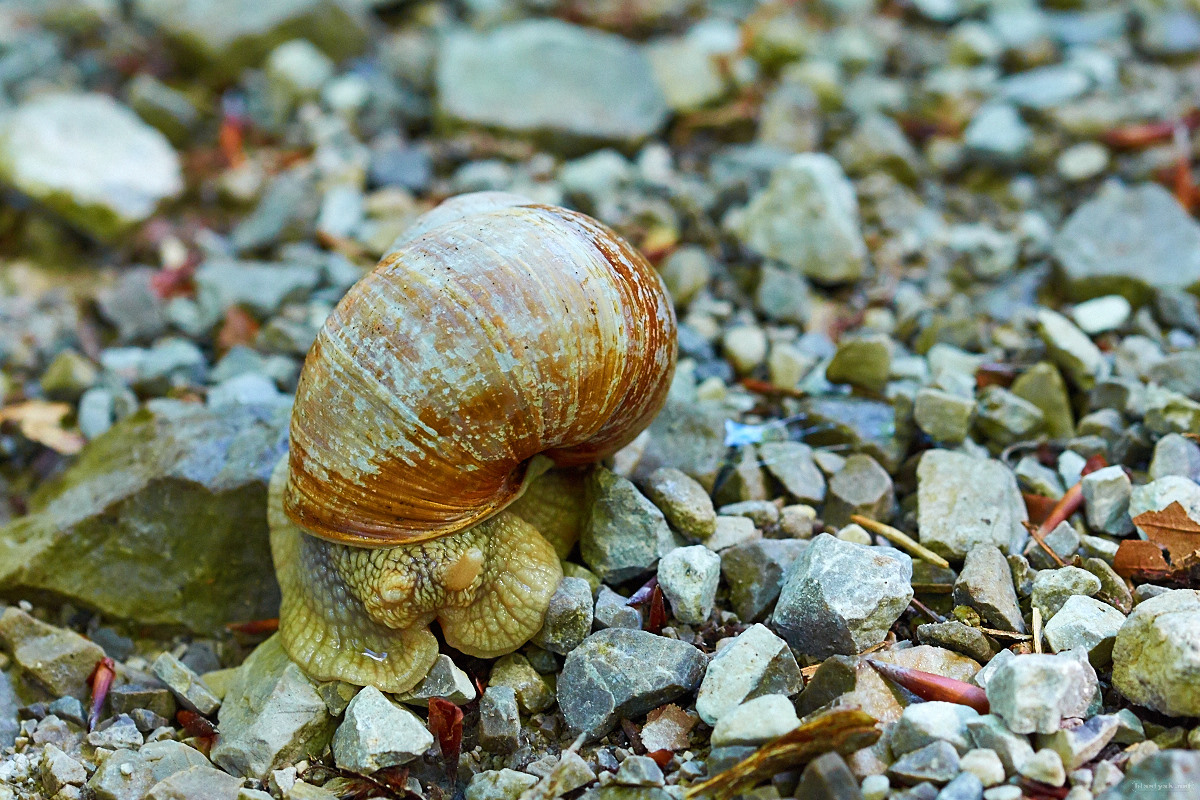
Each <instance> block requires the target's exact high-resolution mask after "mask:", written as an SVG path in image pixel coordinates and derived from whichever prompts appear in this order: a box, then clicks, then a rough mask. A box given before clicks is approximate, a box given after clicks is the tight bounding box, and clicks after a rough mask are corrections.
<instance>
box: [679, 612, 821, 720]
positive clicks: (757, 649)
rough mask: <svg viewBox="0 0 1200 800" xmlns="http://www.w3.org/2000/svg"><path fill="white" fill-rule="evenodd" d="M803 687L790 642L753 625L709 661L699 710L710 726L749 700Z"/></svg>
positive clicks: (802, 680)
mask: <svg viewBox="0 0 1200 800" xmlns="http://www.w3.org/2000/svg"><path fill="white" fill-rule="evenodd" d="M803 687H804V679H803V677H802V676H801V674H800V667H799V666H798V665H797V664H796V659H795V657H794V656H793V655H792V651H791V650H789V649H788V646H787V642H785V641H783V640H782V639H780V638H779V637H778V636H776V635H775V634H773V633H771V631H770V630H769V629H768V628H767V627H766V626H765V625H752V626H750V627H749V628H747V629H746V630H745V631H743V632H742V633H740V634H738V636H737V637H736V638H734V640H733V641H732V642H731V643H729V644H727V645H725V646H724V647H722V648H721V649H720V650H718V651H717V654H716V655H715V656H713V658H712V660H710V661H709V662H708V669H707V670H706V671H705V673H704V680H703V681H702V682H701V684H700V691H699V692H698V693H697V695H696V713H697V714H699V715H700V718H701V719H702V720H704V721H705V722H706V723H708V724H709V725H712V724H713V723H715V722H717V721H718V720H719V719H720V718H721V716H722V715H724V714H725V712H727V711H729V710H730V709H732V708H733V707H735V706H737V705H738V704H740V703H743V702H745V701H747V700H753V699H754V698H755V697H759V696H761V695H766V694H779V695H785V696H789V697H790V696H791V695H794V694H796V693H797V692H799V691H800V690H801V689H802V688H803Z"/></svg>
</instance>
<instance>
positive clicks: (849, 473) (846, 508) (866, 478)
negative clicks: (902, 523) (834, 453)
mask: <svg viewBox="0 0 1200 800" xmlns="http://www.w3.org/2000/svg"><path fill="white" fill-rule="evenodd" d="M895 505H896V496H895V492H894V491H893V487H892V476H891V475H889V474H888V472H887V470H886V469H884V468H883V467H882V466H881V465H880V464H879V462H878V461H876V460H875V459H873V458H871V456H869V455H866V454H865V453H855V454H854V455H852V456H850V457H849V458H847V459H846V462H845V463H844V464H843V465H842V468H841V469H839V470H838V471H837V472H835V473H834V475H833V477H831V478H830V479H829V497H828V498H827V499H826V501H825V512H824V514H823V518H824V520H825V522H826V523H827V524H829V525H832V526H834V527H836V528H843V527H845V526H846V525H849V524H850V517H851V516H852V515H855V514H861V515H862V516H864V517H869V518H870V519H875V520H879V521H887V520H889V519H891V516H892V512H893V509H894V508H895Z"/></svg>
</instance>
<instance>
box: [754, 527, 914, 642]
mask: <svg viewBox="0 0 1200 800" xmlns="http://www.w3.org/2000/svg"><path fill="white" fill-rule="evenodd" d="M911 579H912V559H910V558H909V557H908V556H907V555H905V554H904V553H901V552H899V551H896V550H892V551H888V550H884V549H882V548H873V547H865V546H863V545H857V544H851V543H850V542H844V541H842V540H840V539H836V538H834V537H833V536H830V535H829V534H827V533H823V534H821V535H820V536H817V537H816V538H814V539H813V540H812V541H811V542H810V543H809V545H808V547H807V548H806V549H805V551H804V553H803V554H801V556H800V558H798V559H797V560H796V563H795V564H793V565H792V568H791V571H790V573H789V574H788V576H787V577H786V578H785V580H784V584H783V588H782V589H781V591H780V594H779V602H778V603H777V604H776V606H775V612H774V613H773V614H772V615H771V622H772V625H773V627H775V629H776V630H778V631H779V633H780V635H781V636H783V638H784V639H786V640H787V642H788V644H790V645H791V646H792V647H793V648H795V649H796V650H797V651H798V652H801V653H804V654H806V655H811V656H814V657H817V658H828V657H829V656H831V655H834V654H836V653H844V654H854V653H860V652H862V651H863V650H865V649H866V648H868V647H871V646H873V645H875V644H878V643H879V642H881V641H883V638H884V636H885V635H886V634H887V631H888V629H889V628H890V627H891V625H892V623H893V622H895V621H896V620H897V619H898V618H899V617H900V614H901V613H902V612H903V611H904V609H905V608H907V607H908V603H909V601H910V600H912V597H913V590H912V586H911V585H910V581H911Z"/></svg>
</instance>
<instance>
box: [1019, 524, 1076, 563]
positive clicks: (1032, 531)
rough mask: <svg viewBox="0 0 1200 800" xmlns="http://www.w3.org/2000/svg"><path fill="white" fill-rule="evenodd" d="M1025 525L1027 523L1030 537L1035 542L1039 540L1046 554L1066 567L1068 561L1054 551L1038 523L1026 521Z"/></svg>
mask: <svg viewBox="0 0 1200 800" xmlns="http://www.w3.org/2000/svg"><path fill="white" fill-rule="evenodd" d="M1024 525H1025V530H1027V531H1029V536H1030V538H1031V539H1033V540H1034V541H1035V542H1037V544H1038V547H1040V548H1042V549H1043V550H1045V551H1046V555H1048V556H1050V558H1052V559H1054V562H1055V563H1056V564H1058V565H1059V566H1060V567H1065V566H1066V565H1067V562H1065V561H1063V559H1062V556H1060V555H1059V554H1058V553H1056V552H1054V548H1053V547H1051V546H1050V545H1048V544H1046V540H1045V538H1043V536H1042V532H1041V531H1040V530H1038V527H1037V526H1036V525H1034V524H1033V523H1030V522H1026V523H1024Z"/></svg>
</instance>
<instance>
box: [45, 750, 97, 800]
mask: <svg viewBox="0 0 1200 800" xmlns="http://www.w3.org/2000/svg"><path fill="white" fill-rule="evenodd" d="M39 771H40V774H41V778H42V786H44V787H45V789H46V794H47V795H51V796H53V795H55V794H58V792H59V791H60V790H61V789H62V788H63V787H65V786H82V785H83V782H84V781H86V780H87V770H85V769H84V768H83V764H80V763H79V762H78V761H76V760H75V759H73V758H71V757H70V756H69V755H67V754H66V753H64V752H63V751H62V750H60V749H59V748H57V747H55V746H54V745H52V744H48V745H46V748H45V749H44V750H43V751H42V765H41V767H40V770H39Z"/></svg>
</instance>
